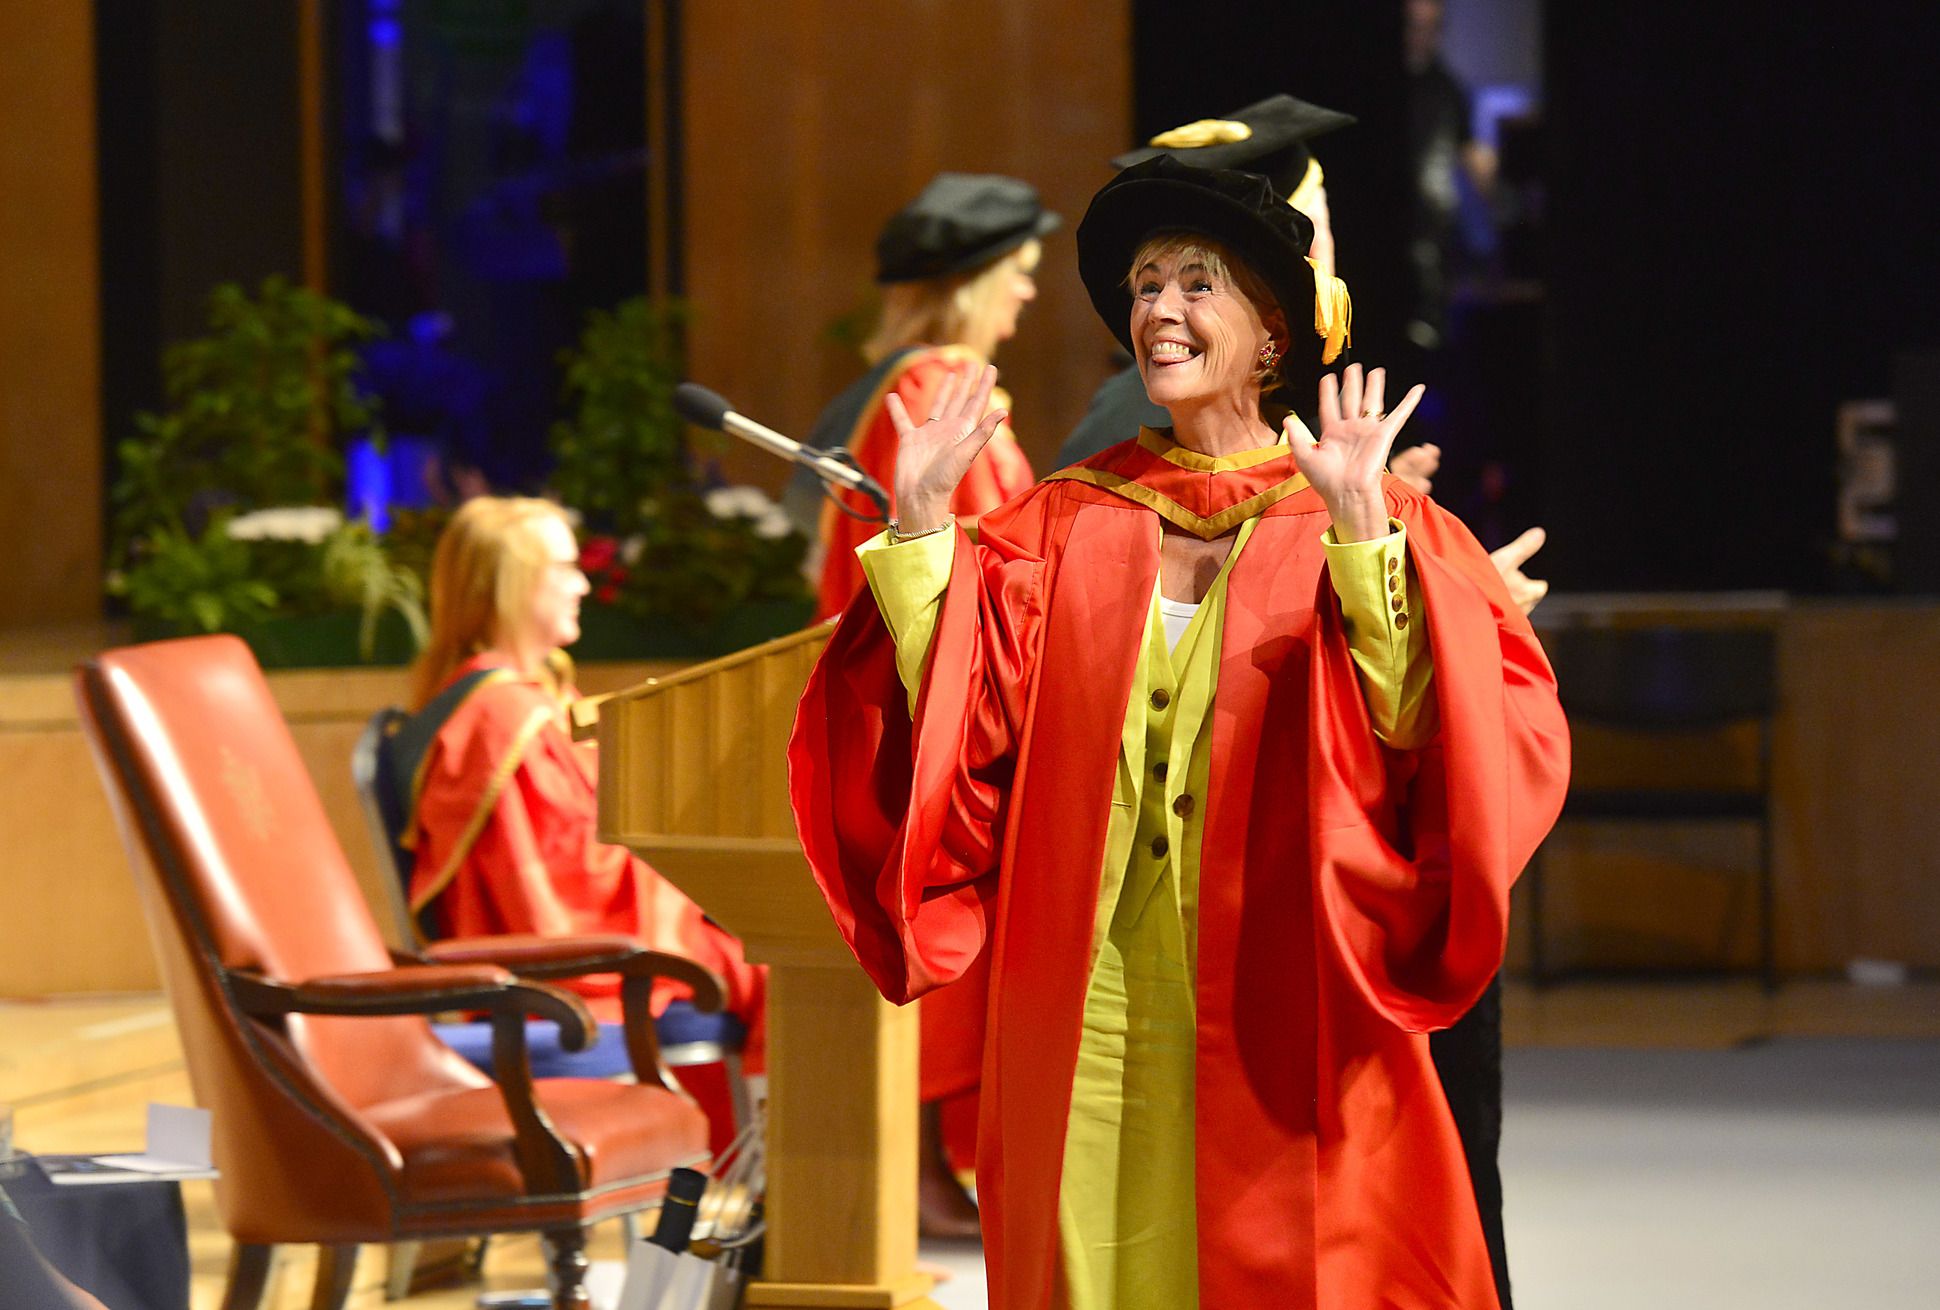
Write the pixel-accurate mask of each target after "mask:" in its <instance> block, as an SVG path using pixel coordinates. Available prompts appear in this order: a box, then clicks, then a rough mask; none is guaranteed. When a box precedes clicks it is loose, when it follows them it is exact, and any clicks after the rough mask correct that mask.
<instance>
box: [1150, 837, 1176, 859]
mask: <svg viewBox="0 0 1940 1310" xmlns="http://www.w3.org/2000/svg"><path fill="white" fill-rule="evenodd" d="M1171 845H1172V843H1170V842H1168V841H1167V840H1166V839H1165V834H1164V833H1160V834H1159V835H1158V836H1156V837H1154V838H1153V839H1152V858H1153V859H1155V860H1162V859H1164V858H1165V853H1166V851H1167V850H1169V849H1170V848H1171Z"/></svg>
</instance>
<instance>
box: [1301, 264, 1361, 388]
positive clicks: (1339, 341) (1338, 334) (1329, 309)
mask: <svg viewBox="0 0 1940 1310" xmlns="http://www.w3.org/2000/svg"><path fill="white" fill-rule="evenodd" d="M1307 263H1308V265H1309V266H1310V267H1312V269H1313V271H1314V335H1315V336H1317V337H1319V338H1321V339H1322V340H1323V341H1325V342H1326V343H1327V344H1326V345H1324V346H1322V347H1321V349H1320V362H1321V363H1323V364H1331V363H1333V362H1334V361H1335V360H1337V359H1339V358H1340V352H1341V351H1342V349H1343V348H1345V347H1346V346H1347V345H1349V344H1350V343H1351V342H1352V341H1353V339H1354V336H1353V327H1354V298H1353V297H1352V296H1350V295H1348V294H1347V283H1345V282H1343V281H1341V280H1340V279H1339V278H1337V277H1333V276H1331V275H1329V274H1327V273H1323V272H1321V271H1320V265H1319V264H1316V263H1314V261H1313V259H1312V258H1311V257H1310V258H1309V259H1308V260H1307Z"/></svg>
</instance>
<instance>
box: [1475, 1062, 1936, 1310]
mask: <svg viewBox="0 0 1940 1310" xmlns="http://www.w3.org/2000/svg"><path fill="white" fill-rule="evenodd" d="M1505 1077H1506V1082H1507V1096H1506V1100H1507V1105H1506V1108H1505V1114H1504V1133H1505V1140H1504V1143H1503V1158H1502V1164H1503V1176H1504V1177H1503V1185H1504V1189H1505V1192H1506V1194H1507V1197H1508V1212H1507V1227H1508V1233H1509V1268H1510V1271H1511V1274H1512V1277H1513V1281H1514V1290H1515V1294H1516V1296H1515V1299H1516V1304H1517V1306H1518V1307H1521V1310H1606V1308H1607V1310H1618V1308H1619V1307H1621V1308H1622V1310H1639V1308H1640V1307H1650V1310H1683V1308H1685V1307H1689V1310H1740V1308H1742V1310H1753V1307H1756V1310H1793V1308H1794V1307H1796V1308H1797V1310H1805V1307H1813V1310H1820V1308H1822V1307H1829V1306H1840V1307H1854V1308H1855V1310H1858V1308H1860V1307H1863V1308H1864V1310H1928V1308H1929V1307H1933V1306H1936V1305H1940V1042H1935V1041H1861V1040H1852V1039H1821V1040H1808V1039H1798V1038H1793V1039H1786V1040H1780V1041H1774V1042H1769V1043H1765V1044H1760V1045H1753V1046H1746V1047H1741V1048H1738V1049H1733V1050H1722V1051H1720V1050H1710V1051H1675V1050H1673V1051H1665V1050H1649V1051H1635V1050H1612V1049H1598V1050H1570V1049H1560V1050H1527V1049H1525V1050H1512V1051H1510V1052H1509V1054H1508V1064H1507V1069H1506V1074H1505Z"/></svg>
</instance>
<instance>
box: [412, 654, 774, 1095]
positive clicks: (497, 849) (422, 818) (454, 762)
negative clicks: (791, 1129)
mask: <svg viewBox="0 0 1940 1310" xmlns="http://www.w3.org/2000/svg"><path fill="white" fill-rule="evenodd" d="M491 662H492V661H491V660H490V658H489V657H486V656H479V657H477V658H474V659H472V660H471V661H469V662H467V663H466V664H464V665H462V666H460V668H459V669H458V671H457V673H456V674H454V677H463V676H465V675H466V674H468V673H470V672H472V671H473V670H476V669H479V668H483V667H487V666H488V665H489V664H490V663H491ZM598 777H599V760H598V755H597V752H596V750H595V748H594V747H593V746H592V744H591V743H575V742H574V741H573V740H572V737H571V735H570V734H569V733H568V732H567V730H566V727H565V725H564V723H563V722H562V721H561V718H560V713H559V702H557V701H556V700H554V699H553V697H552V694H551V693H550V692H549V691H548V690H547V689H546V688H545V687H544V686H543V685H542V684H541V683H540V682H539V681H537V680H536V679H531V678H525V677H521V676H518V675H517V674H516V673H513V672H512V671H511V670H509V669H508V670H506V674H505V676H502V677H497V678H492V679H488V680H486V681H485V682H483V683H481V684H480V685H479V686H478V688H477V690H475V691H473V692H472V693H471V694H470V695H469V696H467V697H466V698H465V700H464V701H463V702H462V703H461V704H460V705H459V706H458V708H457V709H456V710H455V711H453V712H452V714H451V716H450V717H449V718H448V719H447V720H446V721H445V723H444V725H443V727H442V728H440V729H439V731H438V735H437V738H436V739H435V741H434V742H433V744H432V746H431V749H430V750H429V751H428V752H427V753H426V755H425V760H424V764H423V766H422V770H421V780H420V781H419V784H418V788H417V805H416V809H415V812H414V815H413V820H412V831H411V837H412V840H413V843H414V853H415V856H416V858H415V860H414V861H413V866H412V875H411V908H412V910H413V912H418V911H421V910H423V909H424V908H425V907H426V906H429V907H430V909H431V911H432V915H433V918H434V920H435V922H436V923H437V925H438V927H439V929H440V935H441V936H446V937H470V936H478V935H485V934H492V933H542V934H550V935H554V936H566V935H572V934H578V933H625V934H627V935H629V936H632V937H636V938H638V939H639V940H640V941H641V942H642V943H643V944H645V945H646V946H648V947H650V948H652V949H654V950H660V951H667V952H670V953H673V954H678V955H684V956H687V957H688V958H689V959H693V960H697V961H699V962H700V963H701V964H704V965H706V966H707V967H708V968H709V969H712V970H713V971H714V972H715V973H717V974H719V975H720V976H721V978H722V980H723V981H724V982H725V983H726V987H727V1004H728V1008H729V1009H730V1010H732V1011H733V1012H734V1013H735V1014H736V1015H737V1016H738V1017H739V1018H740V1019H741V1020H742V1021H743V1022H744V1023H745V1024H746V1025H747V1027H748V1043H747V1048H746V1050H745V1052H744V1067H746V1068H747V1069H748V1071H749V1072H760V1070H761V1069H762V1067H763V1063H762V1061H763V1050H764V1042H763V1034H764V1032H765V1028H764V1021H763V1015H764V1012H765V1005H764V998H765V995H766V992H767V970H766V969H765V968H763V967H761V966H760V965H754V964H750V963H748V961H747V958H746V957H745V956H744V955H743V954H742V950H741V943H740V942H739V941H738V940H737V939H736V938H734V937H733V936H731V935H730V934H729V933H728V932H727V931H726V930H725V929H723V928H721V926H720V925H718V924H716V923H714V922H713V921H712V920H710V919H708V918H706V917H705V916H704V915H703V914H702V913H701V908H700V907H699V906H698V905H696V904H694V902H693V901H692V900H690V899H688V897H687V896H686V895H685V894H684V893H682V892H681V891H680V889H679V888H677V887H675V886H674V885H673V884H672V883H670V882H668V881H667V880H666V879H665V878H662V877H661V876H660V875H659V874H658V873H657V872H655V871H654V869H653V868H652V866H650V865H649V864H647V863H646V861H644V860H642V859H640V858H638V857H637V856H635V855H633V854H632V853H631V852H629V851H628V850H627V849H626V848H625V847H623V846H612V845H608V844H607V843H605V842H602V841H600V840H599V837H598V832H599V795H598V790H597V782H598ZM454 856H456V859H455V861H454V858H453V857H454ZM559 985H560V986H564V987H569V988H571V989H573V990H574V991H576V992H578V993H579V994H580V995H582V996H584V997H585V998H586V999H587V1002H588V1003H589V1004H590V1005H591V1006H592V1008H593V1011H594V1013H595V1014H596V1015H598V1016H599V1018H600V1019H601V1020H602V1021H606V1022H613V1021H616V1020H618V1019H619V1017H620V1000H619V993H620V981H619V979H618V978H617V977H615V976H613V975H611V974H595V975H592V976H590V977H586V978H575V979H566V980H562V981H561V982H560V983H559ZM686 990H687V989H686V987H685V986H684V985H683V984H680V983H675V982H670V981H667V980H664V979H663V980H661V981H660V982H658V983H656V985H655V988H654V994H653V1012H654V1013H655V1014H656V1015H657V1014H659V1013H660V1012H661V1011H662V1010H664V1009H665V1008H666V1007H667V1004H668V1003H669V1002H670V1001H672V1000H675V999H678V998H680V997H682V996H684V995H685V994H686Z"/></svg>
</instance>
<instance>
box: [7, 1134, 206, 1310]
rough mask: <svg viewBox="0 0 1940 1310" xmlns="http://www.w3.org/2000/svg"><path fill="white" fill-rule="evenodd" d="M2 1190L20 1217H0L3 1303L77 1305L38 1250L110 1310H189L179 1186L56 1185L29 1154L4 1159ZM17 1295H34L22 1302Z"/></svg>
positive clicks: (186, 1246) (185, 1226)
mask: <svg viewBox="0 0 1940 1310" xmlns="http://www.w3.org/2000/svg"><path fill="white" fill-rule="evenodd" d="M0 1187H4V1188H5V1189H6V1193H7V1196H8V1198H9V1199H10V1200H11V1201H12V1202H13V1204H14V1206H15V1207H16V1208H17V1209H18V1210H19V1211H20V1216H21V1218H20V1220H13V1219H8V1218H5V1217H0V1305H7V1306H13V1305H16V1304H21V1305H27V1306H38V1305H43V1304H45V1305H53V1306H59V1305H65V1304H70V1303H69V1302H67V1301H65V1299H64V1298H62V1297H61V1296H60V1295H59V1294H58V1293H57V1292H55V1291H54V1290H53V1289H52V1288H51V1287H50V1286H48V1284H47V1283H46V1280H45V1278H44V1271H42V1270H40V1269H39V1268H38V1267H37V1262H36V1261H35V1260H34V1257H33V1250H35V1249H37V1250H38V1251H39V1252H40V1254H41V1256H42V1257H44V1258H45V1259H46V1261H47V1263H48V1264H50V1265H52V1266H53V1267H54V1268H56V1269H58V1270H60V1272H61V1273H62V1275H63V1276H65V1277H66V1278H67V1279H68V1280H69V1281H70V1282H72V1283H74V1284H75V1285H76V1286H78V1287H81V1288H84V1289H86V1290H87V1291H88V1292H91V1293H92V1294H93V1295H94V1296H95V1297H96V1298H98V1299H99V1300H100V1301H101V1303H102V1304H103V1305H105V1306H108V1307H110V1310H188V1306H189V1235H188V1221H187V1219H186V1218H185V1217H184V1216H183V1213H182V1189H181V1186H180V1184H178V1183H172V1182H160V1181H137V1182H126V1183H122V1182H117V1183H101V1184H96V1185H93V1186H86V1187H57V1186H55V1185H54V1184H53V1183H51V1182H49V1181H48V1180H47V1178H46V1177H45V1176H44V1175H43V1174H42V1173H41V1172H40V1170H38V1169H36V1168H34V1167H33V1166H32V1164H31V1163H30V1162H29V1161H27V1160H26V1159H24V1158H22V1159H16V1160H10V1161H6V1162H4V1163H0ZM29 1238H31V1242H32V1249H30V1248H29V1247H28V1241H27V1239H29ZM15 1296H21V1297H27V1298H30V1299H25V1300H22V1301H18V1302H16V1301H15V1300H13V1299H11V1298H13V1297H15Z"/></svg>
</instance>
